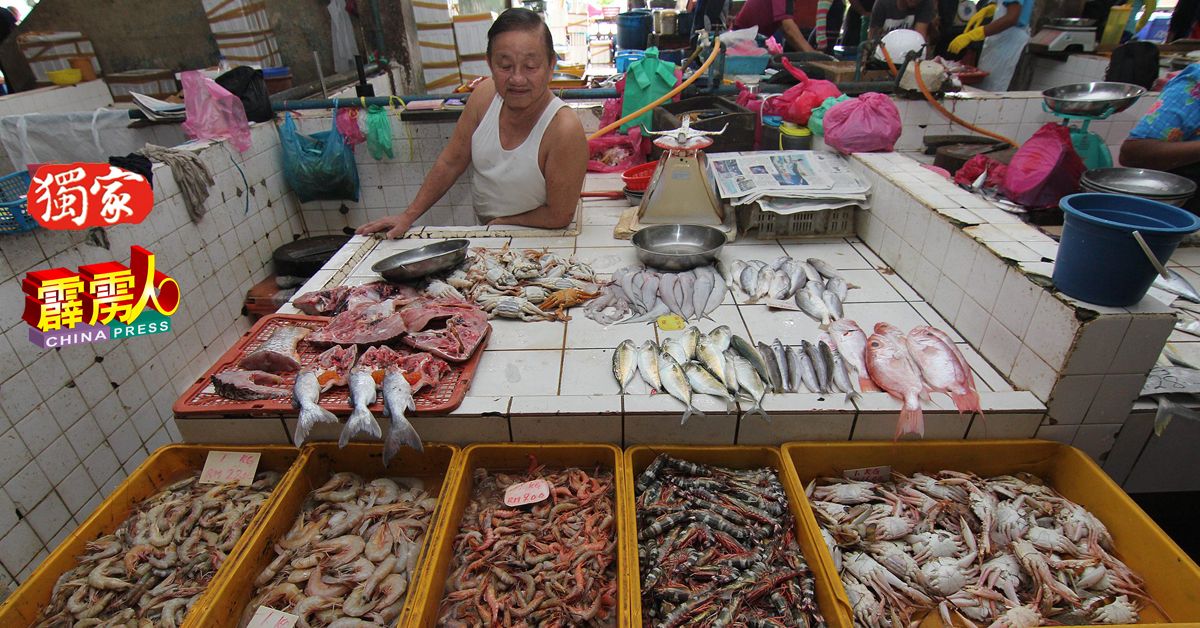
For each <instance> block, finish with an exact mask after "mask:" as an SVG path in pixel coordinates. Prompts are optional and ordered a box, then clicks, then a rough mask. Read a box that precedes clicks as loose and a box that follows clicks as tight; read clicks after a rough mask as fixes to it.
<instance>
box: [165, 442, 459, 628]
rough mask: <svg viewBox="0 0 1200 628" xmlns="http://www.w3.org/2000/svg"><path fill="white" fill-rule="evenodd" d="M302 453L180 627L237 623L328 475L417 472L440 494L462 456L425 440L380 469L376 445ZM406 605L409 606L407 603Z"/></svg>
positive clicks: (326, 446)
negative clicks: (235, 556) (206, 598)
mask: <svg viewBox="0 0 1200 628" xmlns="http://www.w3.org/2000/svg"><path fill="white" fill-rule="evenodd" d="M303 451H304V458H303V459H302V460H301V461H300V462H299V463H298V464H297V465H296V466H295V468H294V470H293V472H292V473H291V474H289V476H288V478H287V484H286V485H285V486H284V487H283V490H281V491H279V496H278V499H277V500H276V501H275V503H274V505H273V506H272V508H271V509H270V511H269V512H268V513H267V515H266V517H265V520H264V523H263V525H261V526H259V528H258V529H257V530H256V531H255V534H254V535H253V536H252V537H250V538H249V540H248V541H247V542H246V549H245V551H244V552H243V553H242V556H241V557H240V560H238V561H237V563H236V564H235V565H234V566H233V567H232V568H230V569H227V570H223V572H222V573H221V574H220V576H219V577H218V578H217V579H215V580H213V584H212V587H211V588H212V589H213V590H215V591H216V594H215V595H213V596H211V602H210V603H209V604H208V605H207V606H205V607H204V609H203V610H202V612H199V613H197V612H195V611H193V612H192V613H191V614H189V615H188V617H187V621H185V622H184V624H183V628H199V627H201V626H204V627H206V628H208V627H225V626H229V627H234V626H237V625H238V623H239V622H240V621H241V619H242V613H243V612H244V611H245V608H246V605H247V604H249V602H250V598H252V597H254V592H255V590H256V587H255V586H254V580H255V579H256V578H258V576H259V574H261V573H262V572H263V570H264V569H266V567H267V565H268V564H270V563H271V561H272V560H274V559H275V549H274V548H275V542H276V541H278V540H279V539H280V538H282V537H283V535H285V534H287V532H288V530H290V529H291V528H292V524H293V523H294V522H295V520H296V516H297V515H298V514H299V513H300V508H301V506H302V505H303V504H304V500H305V498H307V497H308V495H309V493H311V492H312V491H313V490H314V489H316V488H317V487H319V486H321V485H322V484H324V483H325V482H326V481H327V480H329V476H330V475H332V474H334V473H337V472H340V471H350V472H353V473H357V474H359V475H361V476H363V479H365V480H367V481H370V480H374V479H375V478H379V477H387V476H415V477H419V478H421V479H422V480H424V482H425V488H426V489H427V490H429V491H430V493H431V494H433V495H441V494H443V489H444V488H445V486H446V485H447V484H449V483H452V481H453V477H454V475H455V474H456V473H457V468H458V464H459V458H460V457H461V455H462V452H461V451H459V448H458V447H456V446H454V445H443V444H439V443H425V452H424V453H421V452H419V451H416V450H413V449H409V448H407V447H405V448H403V449H401V450H400V453H398V454H396V457H395V458H393V459H392V463H391V465H389V466H387V467H384V466H383V461H382V451H383V450H382V445H381V444H380V443H358V442H351V443H350V444H348V445H346V448H345V449H338V446H337V443H332V442H318V443H312V444H309V445H307V446H305V447H304V449H303ZM444 503H445V500H443V499H440V498H439V499H438V506H437V510H435V511H434V513H433V516H432V517H431V521H430V531H429V532H427V533H426V535H425V541H426V542H425V546H424V547H423V548H422V549H421V555H420V557H419V558H418V559H417V568H416V571H415V572H414V574H413V578H412V580H411V581H410V583H409V600H411V599H412V590H413V587H414V586H416V583H417V582H419V581H420V580H421V579H422V572H423V571H424V569H425V562H426V560H427V555H428V553H429V539H430V538H431V537H432V536H433V528H434V526H436V522H437V520H438V513H439V511H441V510H442V509H443V505H444ZM405 604H406V606H407V604H408V602H406V603H405Z"/></svg>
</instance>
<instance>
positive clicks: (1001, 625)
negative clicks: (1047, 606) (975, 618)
mask: <svg viewBox="0 0 1200 628" xmlns="http://www.w3.org/2000/svg"><path fill="white" fill-rule="evenodd" d="M1041 625H1042V614H1041V613H1040V612H1038V609H1037V606H1035V605H1033V604H1028V605H1025V606H1014V607H1012V608H1010V609H1008V610H1007V611H1004V614H1003V615H1001V616H1000V617H999V618H997V619H996V621H994V622H992V624H991V625H990V626H988V628H1033V627H1034V626H1041Z"/></svg>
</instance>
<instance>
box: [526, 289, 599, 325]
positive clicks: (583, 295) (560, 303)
mask: <svg viewBox="0 0 1200 628" xmlns="http://www.w3.org/2000/svg"><path fill="white" fill-rule="evenodd" d="M598 296H600V293H599V292H584V291H582V290H576V289H574V288H567V289H565V290H558V291H556V292H553V293H551V294H550V296H548V297H546V300H545V301H543V302H542V305H541V308H542V310H543V311H546V312H549V311H550V310H556V311H555V316H557V317H558V318H559V319H560V320H570V318H571V317H569V316H567V315H565V314H563V309H564V308H568V307H571V306H572V305H579V304H580V303H583V302H585V301H591V300H592V299H594V298H596V297H598Z"/></svg>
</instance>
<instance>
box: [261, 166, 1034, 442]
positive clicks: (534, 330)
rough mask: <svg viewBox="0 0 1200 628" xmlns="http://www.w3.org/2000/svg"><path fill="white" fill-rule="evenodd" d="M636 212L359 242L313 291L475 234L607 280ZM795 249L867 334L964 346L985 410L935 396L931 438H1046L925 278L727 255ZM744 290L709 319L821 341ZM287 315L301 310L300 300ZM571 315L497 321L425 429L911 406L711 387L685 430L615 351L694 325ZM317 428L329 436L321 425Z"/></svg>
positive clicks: (854, 434) (867, 258) (600, 209)
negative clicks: (556, 225)
mask: <svg viewBox="0 0 1200 628" xmlns="http://www.w3.org/2000/svg"><path fill="white" fill-rule="evenodd" d="M619 187H620V181H619V177H618V176H617V175H591V174H589V177H588V182H587V189H589V190H604V189H613V188H619ZM625 207H626V205H625V203H624V201H610V200H596V199H588V200H587V201H585V203H584V208H583V214H582V217H581V219H580V220H579V221H578V222H579V223H580V226H579V228H578V229H579V235H578V236H564V235H542V233H543V232H540V231H537V230H530V231H529V232H528V233H530V236H529V237H513V236H511V235H506V236H503V237H487V233H488V232H487V230H486V229H485V228H483V227H475V228H473V229H472V228H464V227H446V228H439V227H425V228H423V229H421V230H418V231H417V232H415V233H413V234H412V237H410V238H408V239H404V240H391V241H387V240H376V239H372V238H363V237H355V238H354V239H352V240H351V241H350V243H349V244H348V245H347V246H346V247H345V248H344V249H343V250H342V251H340V252H339V253H338V254H337V255H336V256H335V257H334V258H333V259H332V260H331V261H330V263H329V264H328V265H327V266H326V267H325V268H324V269H323V270H321V271H320V272H319V273H318V274H317V275H316V276H314V277H313V279H312V280H311V281H310V282H309V283H308V285H306V286H305V287H304V288H302V289H301V292H300V293H303V292H304V291H307V290H310V289H316V288H319V287H328V286H333V285H339V284H344V285H358V284H362V283H366V282H370V281H375V280H377V279H379V276H378V275H376V274H374V273H372V272H371V271H370V267H371V265H372V264H374V263H375V262H376V261H378V260H380V259H383V258H384V257H387V256H388V255H392V254H394V253H396V252H398V251H401V250H405V249H409V248H413V247H417V246H421V245H423V244H426V243H427V241H428V239H430V238H434V237H442V236H443V235H445V236H463V235H466V236H471V237H470V239H471V241H472V246H476V247H488V248H499V247H502V246H504V245H506V244H507V245H508V246H509V247H511V248H516V249H526V248H536V249H542V248H549V249H550V250H552V251H555V252H557V253H559V254H562V255H567V254H573V255H575V257H576V258H577V259H578V260H580V261H582V262H585V263H587V264H590V265H591V266H592V267H593V268H594V269H595V270H596V272H597V274H598V275H599V276H600V277H601V278H606V277H607V276H609V275H611V273H612V272H613V271H615V270H617V269H619V268H622V267H624V266H627V265H630V264H633V263H636V261H637V260H636V256H635V254H634V250H633V248H632V246H630V244H629V243H628V241H622V240H616V239H614V238H613V235H612V230H613V227H614V225H615V224H616V222H617V220H618V218H619V217H620V215H621V212H622V211H623V210H624V209H625ZM506 233H513V232H512V231H511V230H509V231H506ZM517 233H520V232H517ZM947 237H948V234H947ZM785 253H786V254H788V255H791V256H792V257H797V258H802V259H803V258H808V257H817V258H820V259H823V260H825V261H826V262H829V263H830V264H831V265H833V266H834V268H836V269H837V270H838V272H840V273H841V274H843V275H844V276H845V277H846V279H847V281H849V282H850V283H852V284H854V285H856V286H859V287H858V288H856V289H852V290H851V291H850V294H849V295H848V297H847V299H846V303H845V306H844V309H845V315H846V317H847V318H851V319H853V320H856V321H857V322H858V323H859V324H860V325H861V326H862V327H863V329H864V330H868V332H869V330H870V329H871V328H872V327H873V326H874V325H875V323H877V322H881V321H887V322H890V323H893V324H895V325H897V326H899V327H901V328H903V329H905V330H907V329H910V328H912V327H914V326H916V325H924V324H931V325H934V326H936V327H938V328H941V329H943V330H945V331H947V332H948V333H949V334H950V335H951V336H952V337H953V338H954V339H955V340H956V341H957V342H958V343H959V347H960V349H962V351H963V352H964V354H966V355H967V357H968V361H969V362H970V364H971V365H972V367H973V369H974V371H975V375H976V382H977V385H978V387H979V391H980V395H981V400H982V406H983V409H984V413H985V414H986V415H987V416H986V419H984V418H983V417H975V416H970V415H965V416H959V414H958V413H957V411H956V410H955V409H954V406H953V405H952V404H951V403H950V401H949V398H947V397H945V396H944V395H935V396H934V400H933V401H932V402H927V403H926V404H925V416H926V437H927V438H935V437H936V438H968V437H969V438H985V437H987V438H1023V437H1032V436H1034V435H1035V434H1036V432H1037V430H1038V428H1039V425H1040V424H1041V423H1042V420H1043V417H1044V415H1045V406H1044V405H1043V403H1042V402H1041V401H1039V400H1038V398H1037V397H1036V396H1035V395H1034V394H1033V393H1031V392H1029V391H1026V390H1017V389H1014V388H1013V387H1012V386H1011V385H1010V384H1009V383H1008V382H1007V381H1006V379H1005V376H1004V375H1002V374H1001V373H1000V372H999V371H997V370H996V369H995V368H993V367H992V366H991V365H990V364H989V363H988V361H987V360H985V359H984V358H983V357H982V356H981V355H979V353H978V352H976V350H975V349H974V348H972V347H971V345H970V344H969V343H967V341H966V339H965V338H963V336H962V335H960V334H959V333H958V332H957V331H956V330H955V329H954V328H953V326H952V325H951V324H950V323H948V322H947V321H946V320H945V319H944V318H942V317H941V316H939V315H938V314H937V312H936V311H935V310H934V308H933V307H932V306H931V305H930V304H929V303H927V302H926V301H925V300H923V299H922V298H921V296H920V295H919V294H918V291H917V290H915V289H914V287H913V286H911V285H910V284H909V283H908V282H906V281H904V280H903V279H901V278H900V275H898V274H897V270H895V269H893V268H892V267H890V266H889V265H887V264H885V263H884V262H883V261H881V260H880V258H879V257H878V256H877V255H876V254H875V253H874V252H873V251H872V250H871V249H870V248H869V247H868V246H867V245H866V244H864V243H863V242H862V241H860V240H859V239H857V238H848V239H831V240H816V241H807V240H805V241H778V240H755V239H744V238H743V239H739V240H737V241H735V242H733V243H731V244H730V245H728V246H726V247H725V249H724V251H723V252H722V254H721V257H722V259H723V260H724V261H725V262H726V263H732V262H733V261H734V260H737V259H741V260H751V259H760V260H763V261H771V260H773V259H775V258H777V257H779V256H780V255H782V254H785ZM741 297H742V295H741V293H740V292H736V291H735V292H733V293H729V294H727V295H726V297H725V302H724V303H723V304H722V305H721V306H719V307H718V308H717V310H716V311H715V312H714V313H713V319H714V321H715V322H712V321H702V322H700V323H698V324H697V326H698V327H699V328H700V329H701V331H703V332H708V331H709V330H711V329H712V328H713V327H715V326H716V325H718V324H724V325H728V326H729V327H730V328H731V329H733V331H734V333H736V334H738V335H741V336H743V337H744V338H747V339H748V340H750V341H751V342H759V341H763V342H766V343H768V344H769V343H770V342H771V341H772V340H774V339H775V338H780V339H781V340H782V341H784V343H785V344H789V345H790V344H795V345H799V344H800V342H801V340H808V341H810V342H816V341H817V339H818V336H819V334H820V333H821V331H820V329H819V327H818V322H817V321H813V320H812V319H810V318H809V317H807V316H806V315H804V314H802V313H799V312H792V311H784V310H772V309H769V308H768V307H767V306H765V305H762V304H750V303H745V302H744V301H743V300H742V298H741ZM280 311H281V312H289V311H294V310H292V309H290V305H289V306H285V307H284V308H283V309H281V310H280ZM570 312H571V319H570V320H569V321H566V322H528V323H527V322H521V321H515V320H507V319H492V321H491V323H492V326H493V329H492V334H491V339H490V340H489V344H488V347H487V350H486V351H485V353H484V354H483V357H482V359H481V360H480V362H479V367H478V369H477V371H476V374H475V379H474V381H473V383H472V385H471V390H470V392H469V393H468V396H467V401H466V402H465V403H464V404H463V406H461V407H460V408H459V409H457V410H455V411H454V412H452V413H451V414H450V416H448V417H420V418H418V419H417V420H416V421H414V424H415V426H416V427H417V429H418V431H420V433H421V435H422V437H423V438H425V439H427V440H438V441H448V442H456V443H470V442H482V441H494V440H510V439H511V440H516V441H531V440H532V441H581V440H582V441H594V442H611V443H615V444H620V445H626V446H628V445H633V444H639V443H654V442H674V443H692V444H733V443H741V444H777V443H782V442H786V441H790V440H846V439H889V438H892V436H893V435H894V433H895V426H896V419H897V416H898V412H899V409H900V404H899V402H898V401H896V400H895V399H893V398H892V397H890V396H888V395H886V394H884V393H867V394H864V395H863V397H862V398H861V399H859V400H856V401H847V400H845V399H844V395H840V394H838V395H818V394H807V393H793V394H781V395H767V397H766V400H765V403H764V406H765V408H766V410H767V412H768V414H770V415H771V422H770V423H768V422H767V421H765V420H764V419H762V418H761V417H760V416H757V415H755V416H751V417H748V418H746V419H744V420H739V418H738V417H740V416H741V415H742V413H744V412H745V410H746V409H748V406H746V405H745V404H741V405H739V406H735V407H734V408H733V409H732V410H727V409H726V408H725V405H724V402H721V401H719V400H717V399H716V398H713V397H708V396H705V395H699V396H697V399H698V402H697V404H698V407H699V409H700V410H702V411H704V412H705V415H706V416H704V417H699V416H696V417H693V418H692V419H690V420H689V421H688V423H687V425H686V426H684V427H680V425H679V418H680V417H681V416H682V412H683V407H682V404H681V403H680V402H678V401H677V400H675V399H673V398H671V397H669V396H667V395H653V396H651V395H649V394H648V391H647V389H646V388H645V385H644V384H643V383H642V382H641V380H640V378H636V377H635V378H634V383H633V384H632V385H631V386H630V389H629V394H627V395H625V396H621V395H619V394H617V393H618V389H617V383H616V381H615V379H614V378H613V376H612V366H611V365H612V352H613V350H614V348H615V347H616V345H617V344H618V343H620V342H621V341H622V340H624V339H627V338H628V339H630V340H633V341H634V342H635V343H637V344H641V343H642V342H643V341H645V340H655V341H662V340H664V339H665V338H667V337H669V336H671V335H678V334H679V333H681V332H664V331H661V330H658V329H657V328H656V327H654V326H652V325H619V324H618V325H612V326H607V327H606V326H602V325H599V324H598V323H596V322H595V321H592V320H591V319H588V318H586V317H585V316H584V315H583V311H582V309H579V308H576V309H572V310H570ZM277 423H280V425H279V427H278V428H277V429H278V434H279V438H280V440H281V442H287V441H286V439H287V438H288V434H290V433H291V429H292V428H293V427H294V425H293V424H292V423H291V421H290V420H283V421H277ZM318 427H322V426H318ZM336 429H337V428H332V426H330V430H329V432H330V433H329V434H324V435H323V436H326V437H328V436H334V437H336V431H335V430H336ZM316 437H322V434H317V433H316V431H314V438H316ZM909 437H911V436H909Z"/></svg>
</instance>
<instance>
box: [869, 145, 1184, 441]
mask: <svg viewBox="0 0 1200 628" xmlns="http://www.w3.org/2000/svg"><path fill="white" fill-rule="evenodd" d="M856 158H857V159H858V160H859V161H860V162H862V163H863V164H865V165H866V166H867V168H866V175H867V176H868V177H869V178H871V179H872V182H873V184H874V185H875V190H874V194H875V197H876V198H883V199H895V200H892V201H891V202H877V203H874V204H873V205H872V207H871V209H870V210H869V211H864V212H862V213H861V214H860V216H859V224H858V233H859V236H860V237H861V238H862V239H863V241H864V242H866V243H867V244H868V245H869V246H870V247H871V249H872V250H874V251H875V252H876V253H877V254H878V255H879V257H880V258H881V259H883V261H885V262H887V263H888V264H891V265H892V266H893V267H894V268H895V269H896V271H897V273H899V275H900V276H901V277H903V278H905V279H906V280H909V282H910V283H911V284H912V286H913V288H914V289H915V290H916V291H917V292H918V293H919V294H920V295H921V296H922V297H924V298H925V299H926V300H927V301H928V302H929V303H930V304H932V305H933V307H934V309H935V310H937V312H938V313H939V314H941V315H942V317H943V318H945V319H946V320H948V321H950V322H951V323H952V324H953V325H954V328H955V329H956V330H957V331H958V332H959V333H960V334H962V336H963V337H964V338H965V339H966V340H967V341H968V342H970V343H971V345H972V346H974V347H975V348H976V349H978V350H979V352H980V353H981V354H983V356H984V357H985V358H987V360H988V361H989V362H990V363H991V364H992V366H993V367H994V368H996V370H998V371H1000V372H1001V373H1003V374H1004V375H1005V376H1007V377H1008V378H1009V379H1010V380H1011V381H1012V383H1013V384H1014V385H1016V386H1018V387H1019V388H1023V389H1025V390H1028V391H1030V392H1032V393H1034V394H1035V395H1036V396H1037V397H1038V399H1040V400H1042V401H1044V402H1046V403H1047V415H1046V417H1045V420H1044V421H1043V423H1042V427H1041V429H1040V430H1039V431H1038V437H1039V438H1049V439H1052V440H1058V441H1061V442H1064V443H1069V444H1072V445H1074V446H1076V447H1079V448H1081V449H1083V450H1084V451H1086V452H1087V453H1089V454H1090V455H1092V456H1093V457H1094V458H1096V459H1097V460H1099V461H1101V462H1103V460H1104V458H1105V456H1106V454H1107V453H1108V451H1109V449H1111V448H1112V444H1113V436H1114V435H1115V434H1116V433H1117V432H1118V431H1119V430H1120V429H1121V426H1122V424H1124V423H1125V420H1126V418H1127V417H1128V416H1129V413H1130V410H1131V408H1132V406H1133V401H1134V399H1135V398H1136V396H1137V394H1138V392H1139V391H1140V390H1141V387H1142V385H1143V383H1144V382H1145V381H1146V374H1147V373H1148V372H1149V370H1150V368H1151V366H1152V365H1153V363H1154V361H1155V359H1157V357H1158V354H1159V352H1160V351H1161V350H1162V347H1163V344H1164V343H1165V342H1166V339H1167V336H1168V335H1169V334H1170V333H1171V330H1172V329H1173V326H1174V317H1173V315H1172V314H1171V311H1170V309H1169V308H1167V307H1165V306H1163V305H1161V304H1159V303H1158V302H1157V301H1155V300H1154V299H1152V298H1149V297H1148V298H1146V299H1144V300H1143V301H1142V302H1141V303H1139V304H1138V305H1136V306H1133V307H1130V308H1103V307H1099V306H1095V305H1091V304H1086V303H1082V302H1079V301H1076V300H1073V299H1071V298H1069V297H1066V296H1064V295H1061V294H1058V293H1055V292H1053V291H1051V290H1048V289H1046V288H1043V287H1042V286H1043V285H1046V284H1048V283H1049V282H1048V279H1049V277H1050V275H1051V273H1052V269H1053V264H1052V263H1051V262H1052V261H1053V260H1054V257H1055V255H1056V254H1057V245H1056V244H1055V243H1054V242H1053V241H1052V240H1051V239H1050V238H1049V237H1048V236H1046V235H1044V234H1042V233H1041V232H1040V231H1038V230H1037V229H1035V228H1033V227H1030V226H1028V225H1025V224H1024V223H1023V222H1022V221H1021V219H1020V218H1019V217H1017V216H1014V215H1012V214H1009V213H1007V212H1005V211H1003V210H1001V209H999V208H997V207H995V206H993V205H992V204H991V203H989V202H987V201H984V200H982V199H980V198H978V197H976V196H974V195H971V194H968V193H966V192H963V191H962V190H960V189H959V188H957V187H956V186H954V185H953V184H952V183H950V182H948V181H947V180H945V179H943V178H942V177H941V176H939V175H937V174H935V173H933V172H931V171H929V170H927V169H925V168H923V167H922V166H921V165H920V164H919V163H917V162H915V161H914V160H912V159H910V158H909V157H907V156H904V155H901V154H897V153H891V154H863V155H858V156H856ZM1035 279H1036V281H1035Z"/></svg>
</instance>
